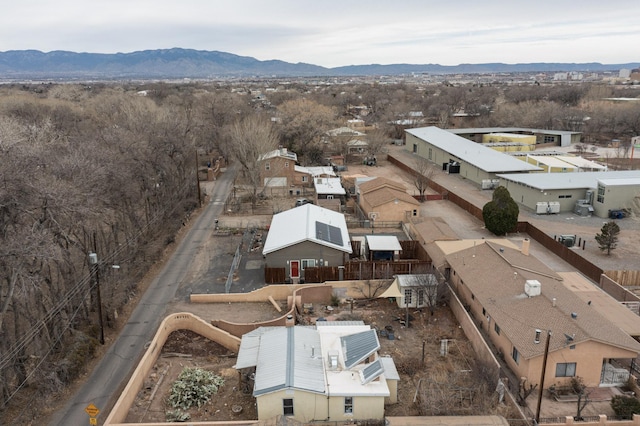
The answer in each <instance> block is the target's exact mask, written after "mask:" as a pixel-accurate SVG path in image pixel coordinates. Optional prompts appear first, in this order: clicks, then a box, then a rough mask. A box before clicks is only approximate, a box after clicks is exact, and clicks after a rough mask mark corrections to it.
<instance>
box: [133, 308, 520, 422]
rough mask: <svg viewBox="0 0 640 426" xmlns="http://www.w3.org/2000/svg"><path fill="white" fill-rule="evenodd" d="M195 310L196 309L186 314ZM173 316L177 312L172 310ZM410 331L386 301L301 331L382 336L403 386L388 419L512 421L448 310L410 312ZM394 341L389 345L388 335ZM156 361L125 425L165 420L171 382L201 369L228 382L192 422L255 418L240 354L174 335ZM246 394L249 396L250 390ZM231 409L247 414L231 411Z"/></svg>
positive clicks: (215, 313) (204, 311) (262, 314)
mask: <svg viewBox="0 0 640 426" xmlns="http://www.w3.org/2000/svg"><path fill="white" fill-rule="evenodd" d="M187 305H188V304H186V303H185V304H184V305H181V304H176V305H174V306H173V307H172V308H173V309H175V310H189V311H191V312H194V313H195V314H196V315H199V316H201V317H202V318H203V319H205V320H206V321H209V320H211V319H214V318H217V319H222V318H237V314H238V312H243V315H244V320H245V321H248V322H252V321H260V320H264V319H268V318H273V317H275V316H277V315H279V313H278V312H276V310H275V309H274V308H273V306H272V305H270V304H231V305H229V304H219V305H218V304H216V305H189V306H187ZM187 308H191V309H187ZM173 309H172V310H173ZM409 313H410V322H409V323H410V327H409V328H406V327H405V326H404V325H403V323H404V321H405V318H406V311H405V309H402V308H399V307H398V306H397V305H396V304H395V303H394V302H390V301H389V300H387V299H373V300H369V301H355V302H354V305H353V310H352V309H351V305H350V304H343V305H340V306H338V307H335V308H333V307H332V309H331V310H329V309H327V306H323V305H315V306H314V307H313V312H311V313H306V314H302V315H301V317H300V318H299V319H300V323H301V324H313V323H315V321H316V319H317V318H318V317H324V318H326V319H327V320H363V321H364V322H365V324H369V325H371V326H372V327H373V328H375V329H377V330H384V331H383V332H380V333H379V339H380V345H381V349H380V354H381V355H383V356H384V355H390V356H392V357H393V359H394V361H395V364H396V367H397V369H398V373H399V374H400V382H399V386H398V399H399V402H398V403H397V404H393V405H389V406H387V407H386V414H387V415H388V416H413V415H435V414H461V415H464V414H481V413H485V414H500V415H503V416H505V417H511V418H513V417H514V415H513V413H510V412H509V411H508V408H507V407H506V406H502V405H498V404H497V394H495V393H494V392H493V390H494V388H495V384H493V383H486V382H485V381H484V380H483V377H482V374H479V373H478V369H479V368H478V366H477V365H476V363H475V361H474V353H473V350H472V348H471V347H470V345H469V342H468V341H467V339H466V338H465V336H464V333H463V332H462V330H461V329H460V328H459V327H458V324H457V322H456V320H455V318H454V317H453V315H452V313H451V311H450V310H449V308H448V307H447V306H446V305H443V306H439V307H438V308H437V309H436V311H435V313H434V315H433V316H431V315H429V312H428V310H414V309H410V312H409ZM390 330H391V331H392V332H393V339H390V338H389V334H390V333H389V331H390ZM445 339H446V341H447V350H446V355H445V356H443V355H441V345H442V343H441V342H442V341H443V340H445ZM162 354H163V355H162V356H161V357H160V358H159V359H158V361H157V362H156V365H155V366H154V368H153V370H152V373H151V374H150V375H149V377H147V379H146V381H145V385H144V386H143V388H142V390H141V391H140V393H139V394H138V396H137V399H136V402H135V404H134V405H133V407H132V409H131V411H130V412H129V415H128V417H127V422H152V421H164V420H165V411H166V410H167V403H166V401H167V398H168V396H169V393H170V389H171V386H172V384H173V382H174V380H175V379H176V378H177V377H178V375H179V374H180V372H181V371H182V369H183V368H184V367H187V366H190V367H194V366H198V367H201V368H204V369H206V370H209V371H212V372H214V373H215V374H217V375H219V376H221V377H223V378H224V379H225V383H224V385H223V386H221V387H220V389H219V391H218V393H217V394H216V395H214V396H213V398H212V399H211V400H210V402H209V403H208V404H206V405H204V406H203V407H201V408H200V409H199V410H198V409H192V410H190V411H189V413H190V414H191V421H205V420H249V419H256V418H257V413H256V408H255V402H254V399H253V397H252V396H251V395H250V394H247V393H245V392H243V390H242V389H241V388H240V386H239V381H238V373H237V371H236V370H235V369H233V365H234V364H235V354H232V353H229V352H228V351H227V350H226V349H225V348H223V347H221V346H219V345H218V344H216V343H213V342H210V341H208V340H207V339H205V338H203V337H201V336H198V335H196V334H193V333H191V332H184V331H183V332H175V333H173V334H172V335H171V336H170V338H169V341H168V342H167V344H166V345H165V347H164V348H163V351H162ZM245 391H246V390H245ZM234 407H242V410H241V411H240V412H234V410H233V408H234Z"/></svg>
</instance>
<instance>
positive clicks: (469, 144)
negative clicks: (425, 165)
mask: <svg viewBox="0 0 640 426" xmlns="http://www.w3.org/2000/svg"><path fill="white" fill-rule="evenodd" d="M407 133H409V134H411V135H413V136H415V137H417V138H420V139H422V140H424V141H427V142H428V143H430V144H431V145H433V146H435V147H437V148H440V149H441V150H443V151H446V152H448V153H449V154H451V155H452V156H454V157H457V158H459V159H460V160H461V161H464V162H466V163H468V164H472V165H474V166H476V167H478V168H479V169H481V170H484V171H486V172H489V173H508V172H529V171H539V170H541V169H540V168H539V167H536V166H534V165H532V164H527V163H525V162H524V161H520V160H518V159H516V158H513V157H511V156H510V155H506V154H504V153H502V152H498V151H496V150H493V149H491V148H487V147H486V146H483V145H482V144H479V143H476V142H473V141H470V140H469V139H465V138H463V137H461V136H458V135H455V134H453V133H451V132H448V131H446V130H443V129H440V128H438V127H435V126H430V127H420V128H417V129H409V130H407Z"/></svg>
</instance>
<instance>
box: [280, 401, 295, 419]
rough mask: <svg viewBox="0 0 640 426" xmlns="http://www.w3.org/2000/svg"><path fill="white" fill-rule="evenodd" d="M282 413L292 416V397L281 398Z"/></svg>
mask: <svg viewBox="0 0 640 426" xmlns="http://www.w3.org/2000/svg"><path fill="white" fill-rule="evenodd" d="M282 413H283V414H284V415H285V416H293V399H292V398H285V399H283V400H282Z"/></svg>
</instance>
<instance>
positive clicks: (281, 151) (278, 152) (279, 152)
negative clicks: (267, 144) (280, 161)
mask: <svg viewBox="0 0 640 426" xmlns="http://www.w3.org/2000/svg"><path fill="white" fill-rule="evenodd" d="M275 157H282V158H288V159H290V160H293V161H298V155H297V154H296V153H295V152H291V151H287V148H278V149H274V150H273V151H269V152H265V153H264V154H262V155H261V156H260V157H258V159H259V160H260V161H262V160H268V159H269V158H275Z"/></svg>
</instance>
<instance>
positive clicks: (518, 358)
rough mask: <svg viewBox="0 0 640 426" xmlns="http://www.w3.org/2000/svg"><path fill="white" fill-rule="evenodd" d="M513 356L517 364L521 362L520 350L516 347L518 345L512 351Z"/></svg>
mask: <svg viewBox="0 0 640 426" xmlns="http://www.w3.org/2000/svg"><path fill="white" fill-rule="evenodd" d="M511 358H513V360H514V361H515V362H516V364H520V352H518V350H517V349H516V347H515V346H514V347H513V350H512V351H511Z"/></svg>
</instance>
